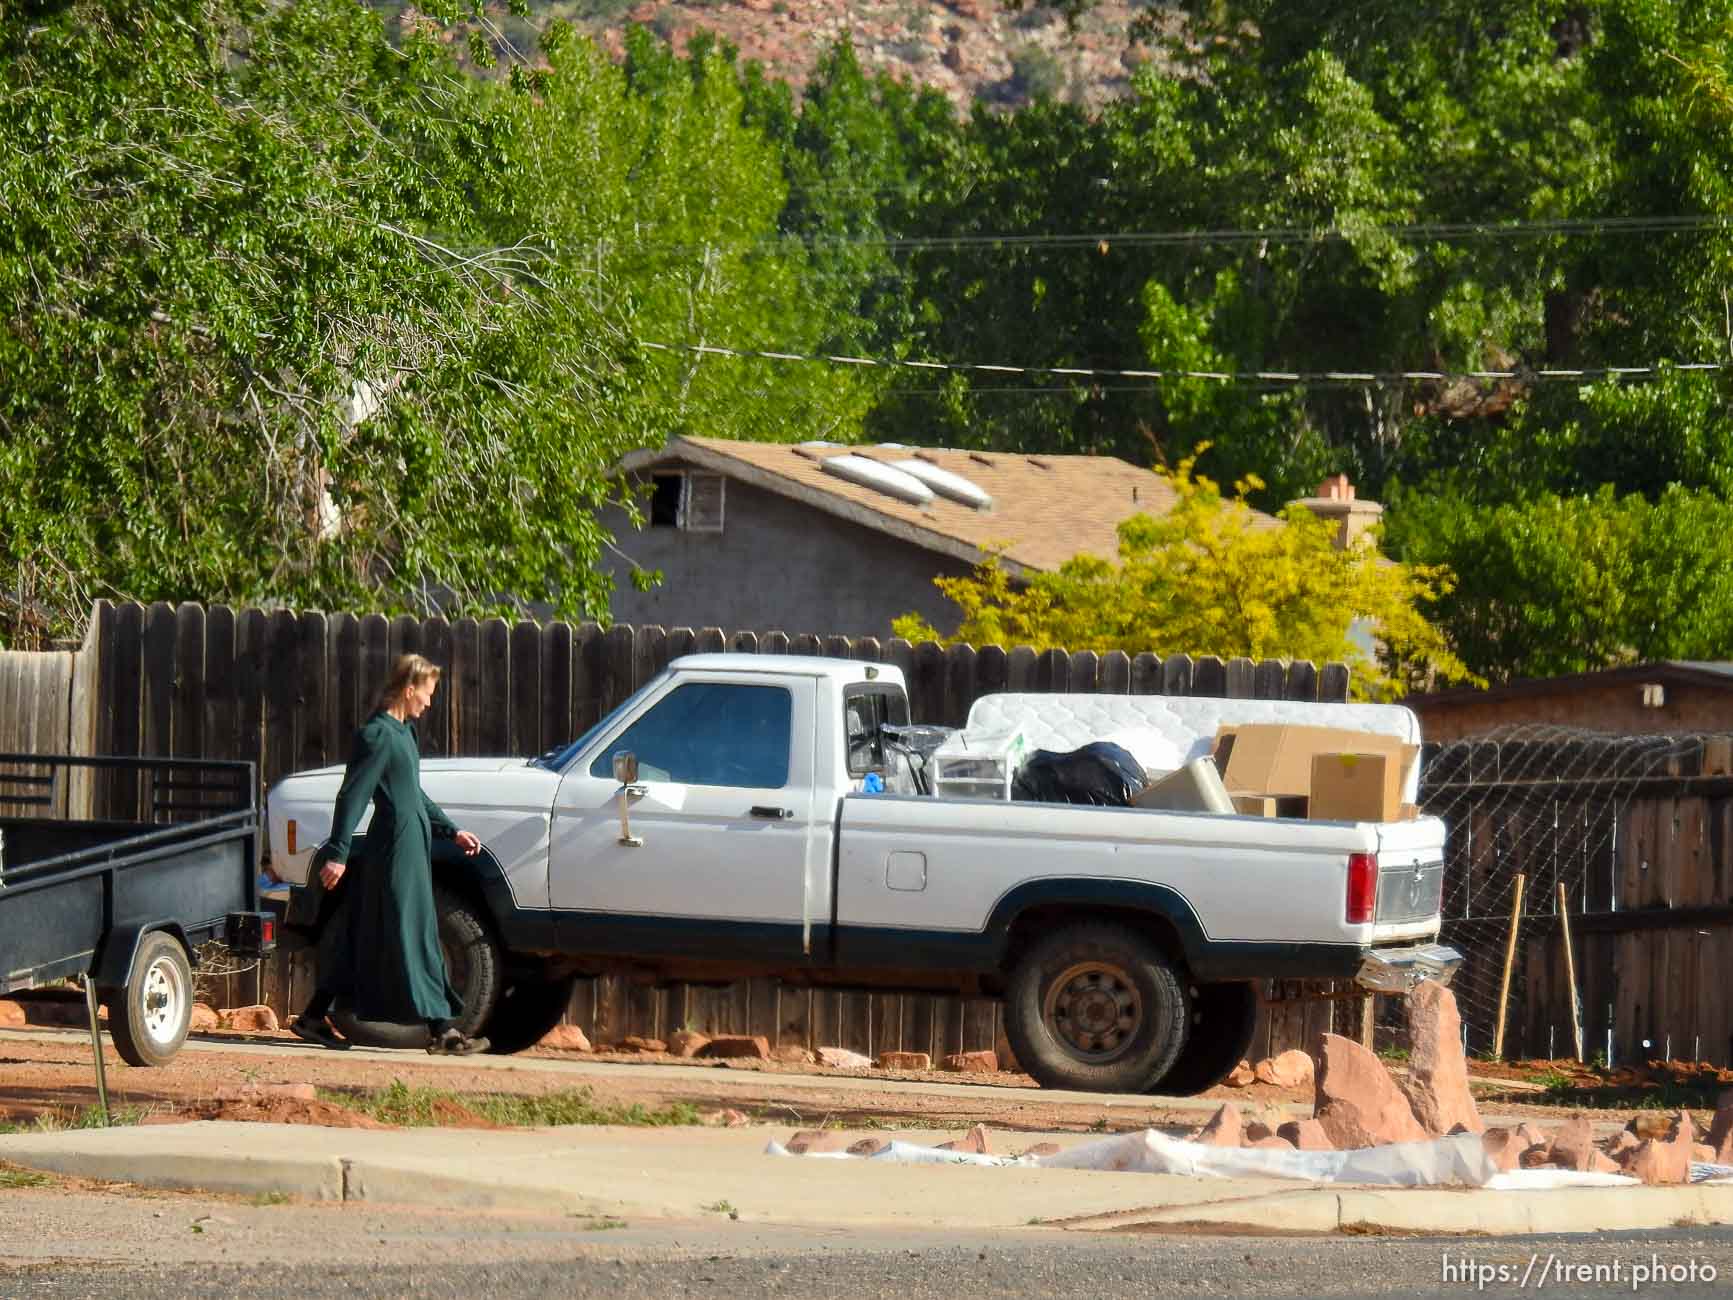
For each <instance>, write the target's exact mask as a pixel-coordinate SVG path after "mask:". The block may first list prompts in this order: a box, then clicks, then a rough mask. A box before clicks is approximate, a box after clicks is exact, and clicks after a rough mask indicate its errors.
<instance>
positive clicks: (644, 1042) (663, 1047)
mask: <svg viewBox="0 0 1733 1300" xmlns="http://www.w3.org/2000/svg"><path fill="white" fill-rule="evenodd" d="M614 1050H615V1051H616V1052H638V1053H656V1052H665V1051H667V1050H668V1044H667V1043H665V1042H663V1041H662V1040H661V1039H660V1038H644V1037H641V1036H640V1035H638V1034H627V1035H626V1037H624V1038H622V1039H621V1040H620V1041H619V1042H617V1043H615V1044H614Z"/></svg>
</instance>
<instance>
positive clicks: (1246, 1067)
mask: <svg viewBox="0 0 1733 1300" xmlns="http://www.w3.org/2000/svg"><path fill="white" fill-rule="evenodd" d="M1257 1077H1258V1075H1257V1071H1255V1070H1253V1069H1252V1067H1251V1065H1250V1063H1249V1062H1246V1061H1241V1062H1240V1063H1239V1064H1238V1065H1236V1066H1234V1068H1233V1069H1232V1070H1229V1071H1228V1077H1227V1078H1225V1079H1223V1080H1222V1082H1223V1083H1225V1084H1226V1085H1227V1086H1228V1087H1230V1088H1249V1087H1251V1086H1252V1084H1253V1083H1255V1082H1256V1081H1257Z"/></svg>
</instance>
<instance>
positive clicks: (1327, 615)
mask: <svg viewBox="0 0 1733 1300" xmlns="http://www.w3.org/2000/svg"><path fill="white" fill-rule="evenodd" d="M1157 473H1158V474H1159V475H1160V476H1161V477H1162V479H1163V480H1164V482H1165V484H1166V486H1167V487H1168V488H1170V489H1171V490H1172V493H1173V497H1174V500H1173V505H1172V508H1171V509H1170V510H1169V511H1168V512H1167V513H1165V514H1163V515H1160V516H1154V515H1147V514H1140V515H1136V516H1133V517H1132V518H1130V519H1128V520H1126V521H1124V522H1123V523H1121V524H1120V526H1119V556H1118V563H1117V564H1114V563H1112V562H1110V561H1108V560H1106V559H1104V558H1102V557H1100V556H1093V555H1087V554H1084V555H1078V556H1075V557H1073V558H1072V559H1070V560H1067V561H1066V562H1065V563H1064V564H1063V565H1061V566H1060V567H1059V569H1057V570H1056V571H1054V572H1051V573H1039V574H1035V575H1033V576H1032V577H1030V578H1029V579H1028V580H1027V582H1025V583H1021V584H1019V583H1016V582H1013V581H1012V579H1011V577H1010V575H1009V574H1008V573H1007V572H1006V571H1005V569H1004V568H1003V567H1002V566H1001V565H1000V564H999V562H998V559H997V557H993V558H990V559H989V560H988V561H987V562H985V563H984V564H982V565H980V566H978V568H977V569H976V571H975V573H974V574H973V575H972V576H970V577H965V578H938V579H935V583H936V585H937V586H938V588H939V590H941V591H942V592H944V593H945V595H947V596H948V597H950V598H951V599H952V600H953V601H955V602H956V603H957V605H958V607H959V609H960V610H961V611H962V620H961V623H960V624H959V626H958V627H957V629H956V631H955V632H954V633H953V634H952V636H951V637H950V638H949V639H950V640H954V641H967V642H972V643H975V644H998V645H1033V646H1038V647H1049V646H1062V647H1064V648H1066V649H1070V650H1124V651H1125V652H1127V653H1128V654H1138V653H1140V652H1142V651H1146V650H1157V649H1159V650H1161V651H1164V652H1170V653H1171V652H1174V651H1179V652H1183V653H1186V654H1192V655H1217V656H1221V657H1223V658H1229V657H1233V656H1240V655H1243V656H1247V657H1250V658H1254V659H1265V658H1282V659H1311V660H1316V661H1336V660H1340V661H1345V662H1348V663H1350V664H1352V665H1353V666H1354V667H1355V669H1356V670H1357V671H1356V672H1355V675H1354V678H1353V683H1354V689H1355V691H1356V693H1357V694H1359V695H1362V696H1372V697H1379V698H1384V697H1389V696H1392V695H1399V694H1401V693H1402V691H1403V690H1404V689H1406V688H1407V687H1408V686H1409V685H1410V684H1411V683H1412V682H1414V681H1416V680H1421V679H1427V678H1430V677H1433V676H1435V675H1436V676H1441V677H1443V678H1445V679H1467V680H1473V675H1472V674H1471V673H1469V672H1468V670H1467V668H1466V667H1465V666H1464V665H1463V663H1462V662H1461V661H1460V660H1459V659H1458V658H1457V657H1456V655H1455V654H1453V653H1452V651H1451V649H1450V648H1449V646H1448V645H1447V644H1446V643H1445V641H1444V639H1443V638H1442V637H1441V636H1440V635H1439V633H1438V631H1437V630H1436V629H1435V628H1434V627H1433V626H1432V625H1431V624H1430V623H1428V622H1427V619H1426V617H1425V615H1424V613H1423V609H1424V607H1426V606H1428V605H1430V604H1432V603H1434V602H1436V601H1438V600H1439V599H1440V598H1441V597H1443V596H1445V595H1447V594H1448V593H1449V591H1450V590H1451V587H1452V578H1451V575H1450V573H1449V572H1448V570H1446V569H1444V568H1443V567H1441V566H1435V565H1402V564H1392V563H1389V562H1388V561H1386V560H1384V559H1383V558H1382V557H1381V556H1380V555H1379V554H1378V552H1377V550H1376V548H1374V547H1373V546H1371V545H1358V546H1354V547H1349V548H1346V549H1342V550H1338V549H1337V548H1336V546H1335V543H1334V540H1333V534H1334V527H1333V525H1331V524H1328V523H1326V522H1325V521H1323V520H1321V519H1319V518H1318V517H1317V516H1316V515H1314V514H1312V513H1311V512H1310V511H1309V510H1307V509H1306V508H1305V507H1304V506H1298V505H1296V506H1292V507H1289V508H1288V509H1286V510H1285V511H1284V512H1283V513H1282V515H1281V519H1280V522H1279V523H1274V524H1272V523H1271V521H1269V520H1267V519H1266V518H1264V517H1262V516H1259V515H1258V514H1256V513H1255V512H1254V511H1253V510H1252V509H1251V508H1250V507H1249V506H1248V505H1247V504H1246V500H1245V498H1246V495H1247V493H1248V492H1249V491H1250V490H1251V489H1252V488H1254V487H1255V486H1256V484H1255V483H1251V482H1244V483H1240V484H1236V485H1235V491H1234V494H1233V496H1231V497H1224V496H1223V495H1222V493H1221V490H1220V488H1219V487H1218V486H1217V485H1216V484H1215V483H1213V482H1212V481H1211V480H1209V479H1208V478H1205V477H1203V476H1201V475H1197V474H1195V473H1194V472H1193V462H1192V461H1191V460H1186V461H1183V462H1181V464H1180V465H1179V466H1177V467H1176V468H1175V469H1174V470H1173V471H1171V472H1166V471H1157ZM1359 620H1369V621H1371V622H1372V623H1374V624H1375V625H1376V628H1377V635H1378V639H1379V641H1380V643H1381V649H1380V660H1379V661H1374V660H1373V659H1371V658H1369V657H1368V656H1367V655H1366V653H1365V651H1364V650H1363V649H1361V647H1360V645H1359V643H1358V641H1357V639H1356V637H1355V636H1354V635H1353V632H1354V628H1355V624H1356V622H1357V621H1359ZM896 634H897V635H898V636H902V637H907V638H909V639H910V640H926V639H946V638H944V637H943V636H942V634H941V633H939V632H938V631H937V630H936V629H934V628H932V627H930V626H928V625H927V624H926V623H925V622H923V621H922V620H921V619H920V618H919V617H918V616H916V615H906V616H904V617H903V618H901V619H899V620H897V623H896Z"/></svg>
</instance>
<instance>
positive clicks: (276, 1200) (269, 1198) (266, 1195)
mask: <svg viewBox="0 0 1733 1300" xmlns="http://www.w3.org/2000/svg"><path fill="white" fill-rule="evenodd" d="M289 1200H290V1197H289V1193H287V1192H260V1193H259V1194H258V1195H257V1196H255V1197H253V1204H254V1205H287V1204H288V1203H289Z"/></svg>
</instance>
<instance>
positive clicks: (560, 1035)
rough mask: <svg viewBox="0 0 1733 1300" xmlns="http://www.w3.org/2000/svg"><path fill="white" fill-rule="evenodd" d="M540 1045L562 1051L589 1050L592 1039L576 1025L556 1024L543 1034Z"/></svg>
mask: <svg viewBox="0 0 1733 1300" xmlns="http://www.w3.org/2000/svg"><path fill="white" fill-rule="evenodd" d="M536 1045H537V1046H538V1047H553V1048H557V1049H559V1050H560V1051H562V1052H587V1051H589V1050H591V1049H590V1040H589V1038H588V1037H587V1036H586V1035H585V1034H584V1031H583V1030H581V1029H579V1028H578V1027H577V1026H576V1025H555V1026H554V1027H553V1028H552V1029H550V1030H548V1032H547V1033H545V1034H543V1035H542V1041H541V1042H540V1043H538V1044H536Z"/></svg>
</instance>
